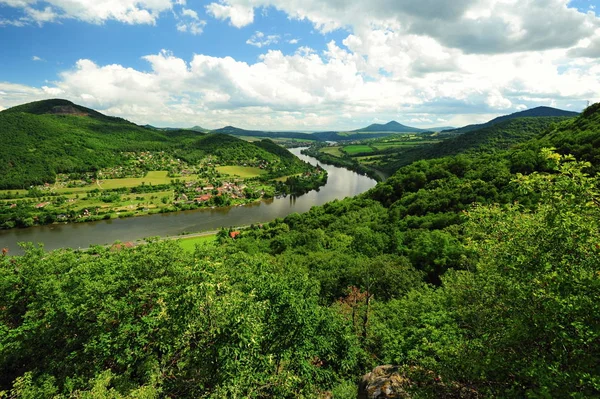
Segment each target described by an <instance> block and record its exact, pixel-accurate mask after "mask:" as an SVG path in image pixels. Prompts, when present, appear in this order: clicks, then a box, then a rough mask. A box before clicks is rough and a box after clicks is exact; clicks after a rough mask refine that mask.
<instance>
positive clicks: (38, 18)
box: [0, 0, 174, 24]
mask: <svg viewBox="0 0 600 399" xmlns="http://www.w3.org/2000/svg"><path fill="white" fill-rule="evenodd" d="M173 4H174V3H173V2H172V1H171V0H103V1H97V0H45V1H39V0H0V5H6V6H9V7H14V8H20V9H22V10H23V12H24V14H25V15H24V17H22V18H21V19H20V21H21V22H22V23H23V24H26V23H27V22H35V23H38V24H43V23H46V22H55V21H58V20H60V19H65V18H73V19H78V20H81V21H85V22H90V23H95V24H100V23H103V22H105V21H108V20H115V21H119V22H123V23H127V24H154V23H155V22H156V19H157V18H158V16H159V15H160V13H161V12H163V11H166V10H169V9H171V8H172V5H173Z"/></svg>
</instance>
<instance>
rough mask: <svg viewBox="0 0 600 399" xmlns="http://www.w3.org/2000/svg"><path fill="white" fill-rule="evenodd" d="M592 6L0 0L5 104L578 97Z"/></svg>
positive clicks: (131, 108) (458, 103) (516, 105)
mask: <svg viewBox="0 0 600 399" xmlns="http://www.w3.org/2000/svg"><path fill="white" fill-rule="evenodd" d="M435 3H437V4H435ZM432 4H435V6H431V5H432ZM597 6H598V1H596V0H594V1H592V0H576V1H571V2H567V1H566V0H520V1H516V0H502V1H493V0H457V1H456V2H452V3H451V4H450V3H448V2H445V1H441V0H440V1H439V2H436V1H433V0H432V1H430V2H424V1H417V0H404V1H398V2H392V3H390V2H389V1H387V0H373V1H372V2H370V3H369V4H367V2H364V1H359V0H348V1H346V2H339V1H335V0H303V1H301V0H279V1H269V0H220V1H210V0H209V1H204V2H201V1H191V0H188V1H187V2H186V1H184V0H102V1H101V0H70V1H67V0H50V1H37V0H0V48H1V49H2V50H1V53H2V57H0V109H2V108H8V107H10V106H13V105H17V104H19V103H23V102H26V101H33V100H38V99H42V98H50V97H62V98H68V99H70V100H72V101H74V102H76V103H79V104H82V105H86V106H90V107H93V108H95V109H98V110H100V111H101V112H105V113H107V114H111V115H118V116H123V117H126V118H128V119H130V120H132V121H134V122H136V123H152V124H156V125H159V126H191V125H203V126H207V127H210V128H217V127H220V126H223V125H225V124H231V125H236V126H240V127H245V128H264V129H270V130H273V129H286V130H288V129H297V130H320V129H350V128H357V127H361V126H364V125H366V124H369V123H373V122H385V121H389V120H392V119H395V120H398V121H399V122H401V123H404V124H408V125H412V126H421V127H431V126H434V125H435V126H440V125H443V126H445V125H455V126H458V125H461V124H466V123H472V122H481V121H485V120H487V119H490V118H492V117H494V116H497V115H501V114H506V113H511V112H515V111H518V110H522V109H525V108H529V107H533V106H537V105H551V106H557V107H561V108H565V109H572V110H581V108H582V107H583V106H584V105H585V103H586V102H587V101H590V100H591V101H598V100H600V98H598V97H597V96H598V95H599V94H598V93H600V87H599V86H598V85H599V83H598V82H600V71H599V70H598V64H600V62H598V61H599V57H600V19H599V18H598V17H597V15H596V12H597Z"/></svg>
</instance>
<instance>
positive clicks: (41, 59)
mask: <svg viewBox="0 0 600 399" xmlns="http://www.w3.org/2000/svg"><path fill="white" fill-rule="evenodd" d="M31 61H45V60H44V59H43V58H40V57H38V56H37V55H34V56H33V57H31Z"/></svg>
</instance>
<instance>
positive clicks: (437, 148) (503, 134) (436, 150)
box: [382, 117, 569, 172]
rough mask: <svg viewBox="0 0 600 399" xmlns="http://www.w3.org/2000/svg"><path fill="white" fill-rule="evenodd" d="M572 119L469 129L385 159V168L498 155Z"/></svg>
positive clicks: (510, 121) (529, 120)
mask: <svg viewBox="0 0 600 399" xmlns="http://www.w3.org/2000/svg"><path fill="white" fill-rule="evenodd" d="M568 119H569V118H568V117H520V118H509V119H504V120H502V121H501V122H497V123H494V124H486V125H482V127H480V128H478V129H475V130H469V131H466V132H465V133H463V134H461V135H460V136H453V137H450V138H448V139H446V140H444V141H442V142H440V143H437V144H433V145H423V146H418V147H414V148H410V149H408V150H400V151H399V152H397V153H395V154H393V155H391V156H390V157H388V158H387V159H385V160H384V164H383V166H382V168H383V169H384V170H387V171H390V172H393V171H395V170H397V169H398V168H400V167H402V166H405V165H409V164H411V163H412V162H415V161H418V160H421V159H432V158H440V157H446V156H453V155H458V154H463V153H468V152H482V153H495V152H498V151H502V150H507V149H509V148H511V147H513V146H515V145H517V144H519V143H522V142H525V141H527V140H530V139H533V138H535V137H536V136H538V135H540V134H541V133H543V132H545V131H547V130H548V128H550V127H551V126H553V125H554V124H558V123H560V122H562V121H565V120H568Z"/></svg>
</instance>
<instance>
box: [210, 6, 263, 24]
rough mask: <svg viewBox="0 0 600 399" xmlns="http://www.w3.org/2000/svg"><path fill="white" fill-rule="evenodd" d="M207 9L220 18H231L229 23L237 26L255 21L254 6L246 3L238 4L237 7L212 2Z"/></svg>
mask: <svg viewBox="0 0 600 399" xmlns="http://www.w3.org/2000/svg"><path fill="white" fill-rule="evenodd" d="M206 11H207V12H208V13H209V14H210V15H212V16H213V17H215V18H217V19H219V20H222V21H224V20H227V19H229V23H230V24H231V25H233V26H235V27H236V28H242V27H244V26H246V25H249V24H251V23H252V22H253V21H254V8H253V7H252V6H246V5H236V6H235V7H233V6H230V5H228V4H227V3H224V4H220V3H211V4H209V5H207V6H206Z"/></svg>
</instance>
